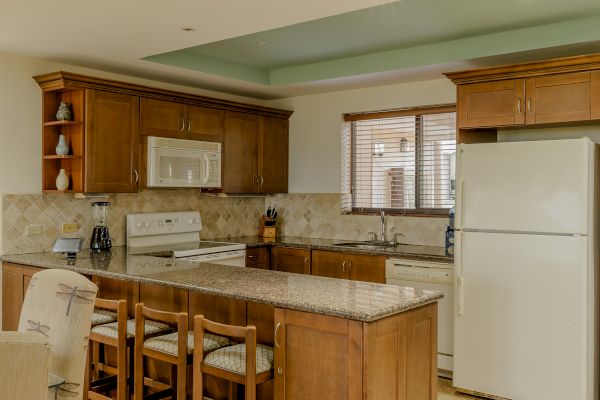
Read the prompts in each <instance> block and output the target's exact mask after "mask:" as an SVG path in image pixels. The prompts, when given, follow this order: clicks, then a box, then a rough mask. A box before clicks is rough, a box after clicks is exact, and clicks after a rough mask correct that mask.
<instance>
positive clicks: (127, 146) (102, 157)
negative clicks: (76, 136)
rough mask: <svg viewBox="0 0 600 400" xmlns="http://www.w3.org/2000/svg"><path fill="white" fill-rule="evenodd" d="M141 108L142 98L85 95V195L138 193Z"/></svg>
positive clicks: (93, 92) (96, 92)
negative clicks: (90, 193)
mask: <svg viewBox="0 0 600 400" xmlns="http://www.w3.org/2000/svg"><path fill="white" fill-rule="evenodd" d="M139 107H140V103H139V97H135V96H130V95H127V94H120V93H113V92H104V91H101V90H91V89H88V90H87V91H86V132H85V141H86V144H85V191H86V192H108V193H134V192H137V191H138V183H139V167H138V164H139V150H138V146H139V136H138V135H139V130H138V124H139V111H140V108H139Z"/></svg>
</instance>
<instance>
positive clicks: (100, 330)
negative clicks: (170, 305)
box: [92, 319, 170, 339]
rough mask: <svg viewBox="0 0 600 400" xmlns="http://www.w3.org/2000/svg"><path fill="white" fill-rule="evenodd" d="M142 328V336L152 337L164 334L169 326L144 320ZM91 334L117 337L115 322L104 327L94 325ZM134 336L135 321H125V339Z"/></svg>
mask: <svg viewBox="0 0 600 400" xmlns="http://www.w3.org/2000/svg"><path fill="white" fill-rule="evenodd" d="M144 322H145V326H144V335H153V334H155V333H159V332H166V331H168V330H169V329H170V327H169V325H167V324H163V323H162V322H157V321H152V320H149V319H147V320H145V321H144ZM92 333H95V334H97V335H102V336H106V337H110V338H116V337H117V336H118V332H117V322H111V323H109V324H104V325H96V326H94V327H93V328H92ZM134 336H135V319H129V320H127V339H130V338H132V337H134Z"/></svg>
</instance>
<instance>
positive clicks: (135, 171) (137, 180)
mask: <svg viewBox="0 0 600 400" xmlns="http://www.w3.org/2000/svg"><path fill="white" fill-rule="evenodd" d="M133 173H134V174H135V183H138V182H139V181H140V174H139V173H138V172H137V169H134V170H133Z"/></svg>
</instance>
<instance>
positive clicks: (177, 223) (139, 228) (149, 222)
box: [127, 211, 202, 238]
mask: <svg viewBox="0 0 600 400" xmlns="http://www.w3.org/2000/svg"><path fill="white" fill-rule="evenodd" d="M201 230H202V220H201V219H200V213H199V212H197V211H183V212H168V213H142V214H128V215H127V237H128V238H132V237H140V236H156V235H168V234H174V233H188V232H200V231H201Z"/></svg>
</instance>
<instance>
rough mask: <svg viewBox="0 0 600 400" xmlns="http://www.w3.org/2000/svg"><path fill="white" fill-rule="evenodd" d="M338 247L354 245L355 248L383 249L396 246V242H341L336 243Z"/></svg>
mask: <svg viewBox="0 0 600 400" xmlns="http://www.w3.org/2000/svg"><path fill="white" fill-rule="evenodd" d="M333 246H336V247H353V248H355V249H381V248H388V247H396V245H395V244H391V243H380V242H379V243H378V242H340V243H334V244H333Z"/></svg>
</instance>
